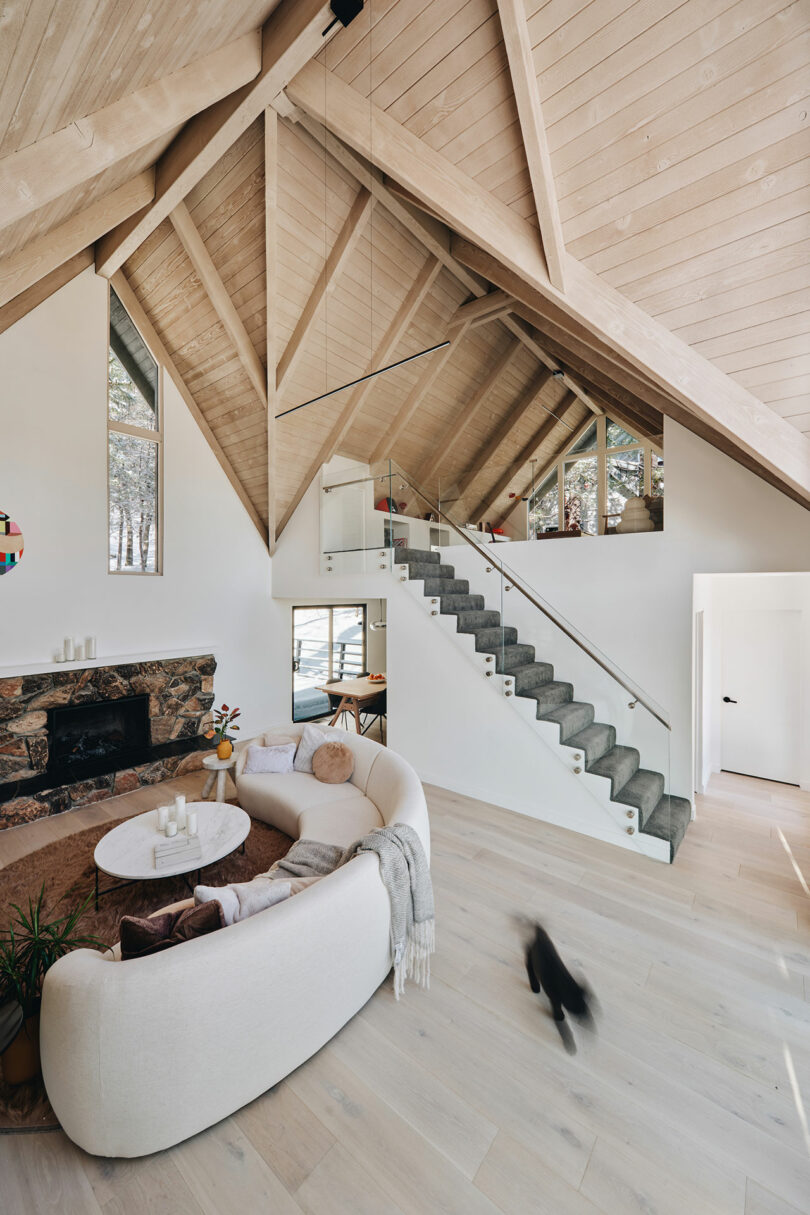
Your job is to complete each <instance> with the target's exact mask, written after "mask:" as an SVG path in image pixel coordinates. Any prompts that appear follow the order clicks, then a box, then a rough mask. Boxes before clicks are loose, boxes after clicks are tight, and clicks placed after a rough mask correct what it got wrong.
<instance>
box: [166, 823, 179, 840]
mask: <svg viewBox="0 0 810 1215" xmlns="http://www.w3.org/2000/svg"><path fill="white" fill-rule="evenodd" d="M166 835H167V836H169V837H170V838H171V836H173V835H177V823H175V822H174V821H173V820H172V819H169V821H168V822H167V823H166Z"/></svg>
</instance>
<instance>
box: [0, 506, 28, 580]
mask: <svg viewBox="0 0 810 1215" xmlns="http://www.w3.org/2000/svg"><path fill="white" fill-rule="evenodd" d="M22 555H23V538H22V532H21V531H20V527H19V524H17V523H15V522H14V520H13V519H11V518H10V517H9V516H8V515H6V514H4V513H3V511H1V510H0V574H7V573H8V572H9V570H13V569H14V567H15V566H16V565H18V564H19V562H20V561H21V560H22Z"/></svg>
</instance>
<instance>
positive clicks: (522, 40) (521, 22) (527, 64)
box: [498, 0, 567, 291]
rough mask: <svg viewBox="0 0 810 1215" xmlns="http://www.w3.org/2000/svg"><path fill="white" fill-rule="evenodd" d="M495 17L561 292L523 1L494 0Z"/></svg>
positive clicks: (558, 229)
mask: <svg viewBox="0 0 810 1215" xmlns="http://www.w3.org/2000/svg"><path fill="white" fill-rule="evenodd" d="M498 14H499V16H500V19H501V30H502V31H503V42H504V46H505V47H506V58H507V60H508V62H509V75H510V76H511V78H512V89H513V91H514V94H515V102H516V104H517V111H518V122H519V123H520V131H521V134H522V136H523V147H524V150H525V152H526V162H527V164H528V166H529V178H530V179H531V183H532V194H533V196H534V206H535V210H536V211H537V223H538V225H539V228H540V235H541V237H542V238H543V252H544V253H545V255H546V265H547V266H548V276H549V278H550V279H551V282H552V283H553V285H554V286H555V287H557V288H558V290H560V291H564V290H565V267H566V261H567V255H566V252H565V244H564V242H563V231H562V224H561V223H560V212H559V208H558V206H557V192H556V190H555V188H554V173H553V170H552V167H551V155H550V153H549V150H548V140H547V138H546V127H545V123H544V122H543V111H542V107H541V105H540V90H539V89H538V87H537V73H536V71H535V67H534V58H533V56H532V44H531V41H530V39H529V27H528V24H527V21H526V8H525V5H524V0H498Z"/></svg>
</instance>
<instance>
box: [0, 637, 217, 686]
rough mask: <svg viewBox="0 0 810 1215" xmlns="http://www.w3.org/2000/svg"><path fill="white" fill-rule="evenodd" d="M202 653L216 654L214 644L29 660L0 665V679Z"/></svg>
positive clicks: (155, 660) (86, 669)
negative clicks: (69, 659)
mask: <svg viewBox="0 0 810 1215" xmlns="http://www.w3.org/2000/svg"><path fill="white" fill-rule="evenodd" d="M203 654H214V655H216V646H213V645H199V646H192V647H191V648H189V647H188V646H183V648H182V649H181V650H156V651H154V652H153V653H141V654H107V655H102V657H100V658H79V659H77V660H76V662H29V663H27V664H24V665H20V664H19V663H17V664H15V665H13V666H9V667H0V679H13V678H14V676H15V675H45V674H49V673H51V672H52V671H89V670H92V669H93V667H115V666H129V665H130V664H131V663H134V662H162V661H163V660H164V659H166V658H188V657H189V655H192V656H197V657H200V656H202V655H203Z"/></svg>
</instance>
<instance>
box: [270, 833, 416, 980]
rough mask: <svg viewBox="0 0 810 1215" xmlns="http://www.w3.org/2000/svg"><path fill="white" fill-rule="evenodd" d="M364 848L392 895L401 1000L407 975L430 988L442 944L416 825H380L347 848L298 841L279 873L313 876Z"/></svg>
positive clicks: (281, 875)
mask: <svg viewBox="0 0 810 1215" xmlns="http://www.w3.org/2000/svg"><path fill="white" fill-rule="evenodd" d="M361 852H375V853H376V854H377V858H378V860H379V862H380V877H381V878H382V881H383V885H384V886H385V888H386V890H387V891H388V897H389V899H390V900H391V955H392V957H393V959H394V995H395V997H396V999H397V1000H398V999H399V997H400V996H401V995H402V993H403V991H404V990H405V980H406V979H413V981H414V982H415V983H418V984H419V986H420V987H423V988H426V989H427V988H429V987H430V955H431V954H432V953H433V952H434V950H435V948H436V930H435V915H434V908H433V884H432V882H431V880H430V868H429V866H428V863H427V858H426V856H425V852H424V849H423V847H422V841H421V840H420V839H419V836H418V835H417V834H416V832H415V831H414V829H413V828H412V827H408V826H407V825H406V824H404V823H399V824H397V825H396V826H394V827H377V828H376V829H375V830H374V831H371V832H370V833H369V834H368V835H365V836H363V838H362V839H361V840H357V842H356V843H354V844H351V845H350V846H349V847H348V848H346V849H345V850H344V849H342V848H340V847H338V846H337V845H336V844H321V843H319V842H318V841H317V840H298V842H297V843H295V844H293V846H292V848H291V849H290V851H289V852H288V853H287V855H286V857H284V858H283V860H280V861H277V862H276V864H275V865H274V866H273V871H271V874H270V876H272V877H273V878H285V877H289V876H293V877H311V876H316V875H323V874H326V873H331V872H332V871H333V870H334V869H338V868H339V867H340V866H341V865H345V864H346V863H347V861H350V860H351V859H352V857H355V856H358V855H359V854H360V853H361Z"/></svg>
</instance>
